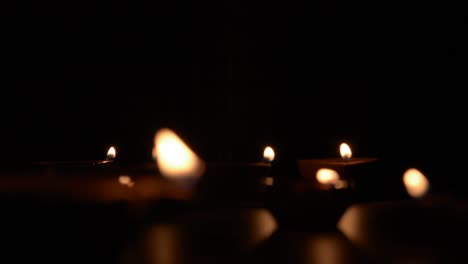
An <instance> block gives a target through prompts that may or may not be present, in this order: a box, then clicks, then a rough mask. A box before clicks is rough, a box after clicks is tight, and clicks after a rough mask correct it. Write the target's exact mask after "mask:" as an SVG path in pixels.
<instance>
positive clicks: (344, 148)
mask: <svg viewBox="0 0 468 264" xmlns="http://www.w3.org/2000/svg"><path fill="white" fill-rule="evenodd" d="M340 154H341V158H343V159H345V160H349V159H351V157H352V155H353V153H352V152H351V148H350V147H349V145H348V144H346V143H341V145H340Z"/></svg>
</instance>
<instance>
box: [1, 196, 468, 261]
mask: <svg viewBox="0 0 468 264" xmlns="http://www.w3.org/2000/svg"><path fill="white" fill-rule="evenodd" d="M1 202H2V203H1V206H2V217H1V225H0V231H1V234H2V236H1V240H2V242H3V244H4V245H6V247H4V248H3V249H4V253H5V254H4V257H5V258H8V259H13V260H14V263H26V262H31V261H33V262H44V263H115V264H129V263H132V264H185V263H207V264H210V263H322V264H338V263H431V264H432V263H465V262H467V261H468V257H467V256H466V254H465V253H466V252H468V251H467V250H468V239H467V238H468V228H467V226H466V223H468V221H467V220H468V206H467V203H466V202H465V201H464V200H460V199H454V198H449V197H442V198H441V197H427V198H426V199H424V200H409V199H408V200H400V201H386V202H374V203H367V204H359V205H354V206H351V207H350V208H349V209H348V210H347V211H346V213H345V214H344V215H343V217H342V218H341V220H340V222H339V225H338V227H337V228H336V229H334V230H330V229H327V231H325V230H320V229H312V230H313V231H311V230H309V231H306V230H300V229H298V228H295V229H289V228H284V227H281V226H280V225H279V224H278V222H277V221H276V219H275V218H274V217H273V215H272V214H271V213H270V212H269V211H268V210H266V209H264V208H247V207H233V206H231V207H202V206H198V207H187V206H185V207H184V206H178V205H177V204H176V203H173V202H172V203H171V202H169V201H168V202H166V203H162V202H160V203H148V204H143V203H142V204H128V203H124V202H120V203H119V202H116V203H103V204H92V203H88V204H85V203H66V202H63V201H62V202H60V201H47V202H46V201H45V200H44V201H32V200H27V199H25V200H19V199H13V198H11V197H10V198H8V199H7V198H3V199H2V200H1ZM311 224H313V223H311ZM12 263H13V262H12Z"/></svg>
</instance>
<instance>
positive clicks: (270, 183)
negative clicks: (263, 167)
mask: <svg viewBox="0 0 468 264" xmlns="http://www.w3.org/2000/svg"><path fill="white" fill-rule="evenodd" d="M264 183H265V185H266V186H273V184H274V183H275V180H274V179H273V177H266V178H265V180H264Z"/></svg>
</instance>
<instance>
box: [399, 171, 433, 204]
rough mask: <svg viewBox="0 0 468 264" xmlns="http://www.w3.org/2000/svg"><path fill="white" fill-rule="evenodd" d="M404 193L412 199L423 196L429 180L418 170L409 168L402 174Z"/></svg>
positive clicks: (427, 188)
mask: <svg viewBox="0 0 468 264" xmlns="http://www.w3.org/2000/svg"><path fill="white" fill-rule="evenodd" d="M403 183H404V185H405V188H406V191H407V192H408V194H409V195H410V196H411V197H413V198H419V197H422V196H424V195H425V194H426V193H427V191H428V190H429V180H428V179H427V178H426V176H424V174H422V173H421V172H420V171H419V170H417V169H415V168H410V169H408V170H406V171H405V173H404V174H403Z"/></svg>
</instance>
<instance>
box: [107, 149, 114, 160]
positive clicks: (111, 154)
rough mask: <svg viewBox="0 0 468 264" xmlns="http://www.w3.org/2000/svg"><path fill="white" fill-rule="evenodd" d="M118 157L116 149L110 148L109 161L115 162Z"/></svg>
mask: <svg viewBox="0 0 468 264" xmlns="http://www.w3.org/2000/svg"><path fill="white" fill-rule="evenodd" d="M116 156H117V151H116V150H115V148H114V147H110V148H109V150H108V151H107V157H106V159H107V160H114V159H115V157H116Z"/></svg>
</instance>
